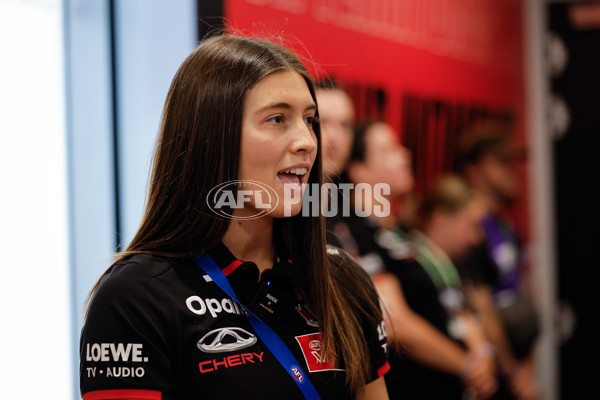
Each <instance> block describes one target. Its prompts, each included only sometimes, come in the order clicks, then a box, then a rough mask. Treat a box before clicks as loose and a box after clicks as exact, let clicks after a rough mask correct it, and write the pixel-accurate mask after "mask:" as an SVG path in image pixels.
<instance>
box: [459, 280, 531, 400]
mask: <svg viewBox="0 0 600 400" xmlns="http://www.w3.org/2000/svg"><path fill="white" fill-rule="evenodd" d="M468 295H469V301H470V303H471V305H472V306H473V308H474V309H475V312H476V313H477V315H478V316H479V319H480V320H481V322H482V324H483V328H484V331H485V334H486V335H487V337H488V338H489V340H490V342H491V343H492V344H493V345H494V347H495V348H496V355H497V358H498V364H499V366H500V370H501V371H502V373H503V374H504V375H505V376H506V377H507V378H508V379H509V380H510V389H511V391H512V392H513V394H514V395H515V396H516V397H517V399H519V400H535V399H538V397H539V396H538V392H539V389H538V387H537V384H536V382H535V372H534V363H533V357H532V355H530V356H529V357H528V358H527V359H526V360H524V361H522V362H521V361H519V360H517V359H516V358H515V357H514V355H513V350H512V347H511V345H510V342H509V340H508V337H507V335H506V331H505V329H504V326H503V324H502V321H501V320H500V316H499V315H498V313H497V311H496V306H495V305H494V302H493V299H492V292H491V290H490V288H489V287H488V286H486V285H481V284H476V285H473V286H472V287H470V289H469V290H468Z"/></svg>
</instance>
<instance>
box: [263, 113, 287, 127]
mask: <svg viewBox="0 0 600 400" xmlns="http://www.w3.org/2000/svg"><path fill="white" fill-rule="evenodd" d="M283 121H284V118H283V115H274V116H272V117H271V118H269V119H267V122H270V123H272V124H276V125H279V124H282V123H283Z"/></svg>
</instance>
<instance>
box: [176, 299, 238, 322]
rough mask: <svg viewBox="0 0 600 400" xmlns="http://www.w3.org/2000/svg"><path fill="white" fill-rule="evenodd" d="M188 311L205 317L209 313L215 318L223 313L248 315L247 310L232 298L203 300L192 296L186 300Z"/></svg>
mask: <svg viewBox="0 0 600 400" xmlns="http://www.w3.org/2000/svg"><path fill="white" fill-rule="evenodd" d="M185 304H186V305H187V308H188V310H190V311H191V312H193V313H194V314H196V315H204V314H206V313H207V312H208V313H209V314H210V315H211V316H212V317H213V318H217V315H218V314H219V313H222V312H226V313H229V314H238V315H247V313H246V310H244V309H242V308H240V307H239V306H238V305H237V303H236V302H235V301H234V300H233V299H231V298H228V297H227V298H224V299H221V300H219V299H213V298H206V299H203V298H201V297H200V296H190V297H188V298H187V299H186V300H185Z"/></svg>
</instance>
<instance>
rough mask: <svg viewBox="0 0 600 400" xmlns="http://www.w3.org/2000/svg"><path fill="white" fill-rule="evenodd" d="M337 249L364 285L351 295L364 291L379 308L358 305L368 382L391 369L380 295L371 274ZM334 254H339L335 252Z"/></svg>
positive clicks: (349, 270)
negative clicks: (364, 345)
mask: <svg viewBox="0 0 600 400" xmlns="http://www.w3.org/2000/svg"><path fill="white" fill-rule="evenodd" d="M336 251H337V252H338V253H339V255H340V256H342V257H344V258H345V260H344V262H345V264H346V265H347V266H348V267H349V269H348V271H347V273H350V274H353V275H354V277H355V278H356V279H353V281H356V282H358V283H359V284H360V285H363V287H362V288H360V289H358V288H357V290H355V291H354V293H349V295H353V294H356V293H363V297H364V296H368V298H369V299H370V300H371V301H370V302H369V303H371V304H373V305H374V306H375V307H377V309H372V308H373V307H360V306H359V307H357V310H361V315H360V321H361V327H362V330H363V335H364V338H365V340H366V345H367V351H368V356H369V364H368V379H367V383H370V382H372V381H374V380H376V379H377V378H380V377H382V376H383V375H385V374H386V373H387V372H388V371H389V369H390V365H389V363H388V357H389V356H388V343H387V334H386V331H385V323H384V321H383V314H382V312H381V307H380V302H379V296H378V295H377V291H376V290H375V286H374V285H373V281H372V280H371V277H370V276H369V274H367V273H366V272H365V271H364V270H363V269H362V268H361V267H360V265H358V264H357V263H356V262H355V261H354V260H353V259H352V258H351V257H350V256H349V255H348V254H347V253H344V252H342V251H341V250H339V249H336ZM328 252H329V254H330V255H331V254H332V252H331V251H328ZM334 256H338V255H336V254H334Z"/></svg>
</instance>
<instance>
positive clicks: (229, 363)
mask: <svg viewBox="0 0 600 400" xmlns="http://www.w3.org/2000/svg"><path fill="white" fill-rule="evenodd" d="M264 354H265V353H264V352H262V351H261V352H260V353H241V354H233V355H230V356H227V357H223V358H214V359H212V360H207V361H202V362H200V363H198V367H199V368H200V373H201V374H206V373H209V372H215V371H219V370H224V369H227V368H236V367H239V366H241V365H246V364H259V363H262V362H263V356H264Z"/></svg>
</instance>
